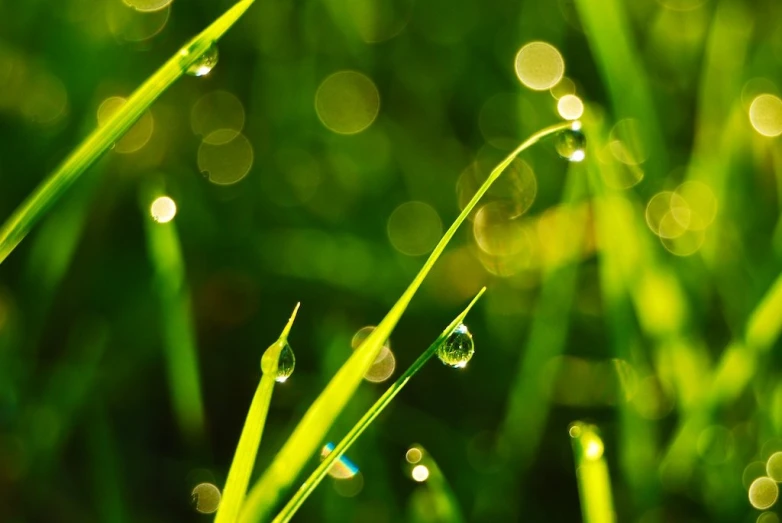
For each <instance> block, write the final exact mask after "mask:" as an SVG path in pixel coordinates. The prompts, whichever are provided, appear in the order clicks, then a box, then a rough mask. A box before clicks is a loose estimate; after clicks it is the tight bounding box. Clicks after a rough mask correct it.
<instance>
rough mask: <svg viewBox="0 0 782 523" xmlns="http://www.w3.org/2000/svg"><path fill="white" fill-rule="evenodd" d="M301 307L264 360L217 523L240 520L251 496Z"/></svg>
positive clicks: (297, 306)
mask: <svg viewBox="0 0 782 523" xmlns="http://www.w3.org/2000/svg"><path fill="white" fill-rule="evenodd" d="M299 305H300V304H298V303H297V304H296V308H294V309H293V314H291V317H290V319H289V320H288V323H287V324H286V325H285V328H284V329H283V331H282V334H280V337H279V338H278V339H277V341H275V342H274V343H273V344H272V345H271V346H270V347H269V348H268V349H266V351H265V352H264V353H263V357H262V358H261V370H262V375H261V381H260V382H259V383H258V388H257V389H256V391H255V396H253V401H252V404H250V410H249V412H247V419H246V420H245V421H244V428H242V434H241V436H239V444H238V445H237V446H236V453H235V454H234V459H233V461H232V462H231V468H230V469H229V471H228V479H227V481H226V483H225V488H224V489H223V497H222V500H221V501H220V508H219V509H218V510H217V515H216V516H215V523H234V522H235V521H236V519H237V518H238V517H239V512H240V511H241V509H242V502H243V501H244V496H245V494H246V493H247V485H248V484H249V483H250V475H251V474H252V471H253V466H254V465H255V456H256V454H257V453H258V447H259V446H260V445H261V437H262V436H263V428H264V425H265V424H266V415H267V414H268V412H269V403H270V402H271V399H272V392H273V391H274V383H275V381H276V380H275V378H276V376H277V364H278V362H279V359H280V352H281V351H282V349H283V347H285V344H286V343H288V333H290V330H291V327H292V326H293V321H294V320H295V319H296V313H297V312H298V311H299Z"/></svg>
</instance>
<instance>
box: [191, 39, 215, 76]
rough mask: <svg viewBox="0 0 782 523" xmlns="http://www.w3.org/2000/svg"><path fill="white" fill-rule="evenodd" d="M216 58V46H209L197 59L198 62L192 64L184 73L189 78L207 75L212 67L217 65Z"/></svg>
mask: <svg viewBox="0 0 782 523" xmlns="http://www.w3.org/2000/svg"><path fill="white" fill-rule="evenodd" d="M218 58H219V53H218V51H217V46H216V45H215V44H212V45H210V46H209V49H207V50H206V52H205V53H204V54H202V55H201V56H200V57H199V58H198V60H196V61H195V62H193V64H192V65H191V66H190V67H188V68H187V71H186V72H187V74H189V75H191V76H204V75H207V74H209V72H210V71H211V70H212V69H214V66H216V65H217V59H218Z"/></svg>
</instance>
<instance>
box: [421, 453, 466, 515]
mask: <svg viewBox="0 0 782 523" xmlns="http://www.w3.org/2000/svg"><path fill="white" fill-rule="evenodd" d="M411 448H417V449H418V450H419V451H420V452H421V456H422V457H421V460H420V461H418V462H417V463H416V467H418V466H423V467H425V469H426V473H427V474H428V475H427V476H426V479H424V481H423V484H422V485H421V486H420V487H419V488H417V489H416V490H415V491H414V492H413V494H412V496H410V507H409V514H408V519H407V521H410V522H411V523H414V522H418V521H420V522H424V521H427V522H431V521H448V522H449V523H462V522H463V521H464V520H465V519H464V515H463V514H462V509H461V507H460V506H459V500H458V498H457V497H456V494H454V492H453V489H452V488H451V485H450V484H449V482H448V479H447V478H446V477H445V474H443V471H442V470H441V469H440V466H439V465H438V464H437V462H436V461H435V459H434V458H433V457H432V455H431V454H430V453H429V452H428V451H427V450H426V449H424V448H423V447H422V446H421V445H413V447H411ZM411 472H412V471H411ZM413 479H414V480H416V481H419V480H418V479H415V478H413ZM419 479H420V478H419Z"/></svg>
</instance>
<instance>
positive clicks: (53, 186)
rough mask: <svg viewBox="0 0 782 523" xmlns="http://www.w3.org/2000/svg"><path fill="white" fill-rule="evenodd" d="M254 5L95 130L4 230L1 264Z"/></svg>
mask: <svg viewBox="0 0 782 523" xmlns="http://www.w3.org/2000/svg"><path fill="white" fill-rule="evenodd" d="M254 1H255V0H241V1H240V2H238V3H237V4H235V5H234V6H233V7H231V8H230V9H228V11H226V12H225V13H224V14H223V15H222V16H221V17H220V18H218V19H217V20H215V21H214V22H213V23H212V24H211V25H210V26H209V27H207V28H206V29H205V30H204V31H203V32H201V34H199V35H198V36H196V37H195V38H194V39H193V40H191V41H190V42H189V43H188V44H187V45H185V46H184V47H182V49H180V50H179V51H178V52H177V53H176V54H175V55H174V56H173V57H171V58H170V59H169V60H168V62H166V63H165V64H164V65H163V67H161V68H160V69H158V70H157V71H156V72H155V73H154V74H153V75H152V76H150V77H149V78H148V79H147V80H146V81H145V82H144V83H143V84H142V85H141V87H139V88H138V89H136V91H135V92H134V93H133V94H132V95H131V96H130V97H129V98H128V99H127V101H126V103H125V105H123V106H122V108H121V109H119V110H118V111H117V112H116V113H114V115H113V116H112V117H111V119H110V120H109V121H107V122H106V123H105V124H104V125H103V126H101V127H98V128H97V129H95V130H94V131H93V132H92V134H90V135H89V136H88V137H87V138H86V139H85V140H84V141H83V142H82V143H81V144H80V145H79V146H78V147H77V148H76V149H75V150H74V151H73V152H72V153H71V154H70V156H68V157H67V158H66V159H65V161H64V162H63V163H62V164H61V165H60V166H59V167H58V168H57V170H56V171H54V173H52V174H51V175H50V176H49V177H48V178H47V179H46V180H44V181H43V182H41V184H40V185H39V186H38V187H37V188H36V189H35V191H34V192H33V194H31V195H30V196H29V197H28V198H27V199H26V200H25V201H24V202H22V204H21V205H20V206H19V207H18V208H17V209H16V210H15V211H14V213H13V214H12V215H11V216H10V217H9V218H8V219H7V220H6V222H5V223H4V224H3V226H2V227H0V263H2V262H3V261H4V260H5V259H6V258H7V257H8V255H9V254H10V253H11V252H12V251H13V250H14V249H15V248H16V246H17V245H19V243H20V242H21V241H22V240H23V239H24V237H25V236H26V235H27V233H28V232H29V231H30V229H31V228H32V227H33V226H34V225H35V223H36V222H37V221H38V220H39V219H40V218H41V217H42V216H43V215H44V214H45V213H46V212H47V211H48V210H49V209H50V208H51V206H52V205H54V203H55V202H56V201H57V199H58V198H59V197H60V196H62V195H63V194H64V193H65V191H67V190H68V188H69V187H70V186H71V185H73V183H74V182H75V181H76V180H77V179H78V178H79V177H80V176H81V174H82V173H83V172H84V171H85V170H86V169H87V168H88V167H89V166H90V165H92V163H93V162H95V160H97V159H98V158H99V157H100V156H101V155H102V154H103V153H104V152H105V151H106V150H107V149H109V148H110V147H111V145H112V144H113V143H115V142H116V141H117V140H119V139H120V138H121V137H122V135H123V134H125V132H126V131H127V130H128V129H129V128H130V127H131V126H132V125H133V124H134V123H135V122H136V120H137V119H138V118H139V117H140V116H141V115H142V114H143V113H144V111H146V110H147V108H149V106H150V105H152V103H153V102H154V101H155V100H156V99H157V98H158V97H159V96H160V95H161V94H162V93H163V91H165V90H166V89H167V88H168V87H169V86H170V85H171V84H172V83H174V81H175V80H177V79H178V78H179V77H180V76H182V75H183V74H184V73H185V71H186V70H187V69H188V68H189V67H190V66H191V65H193V64H194V63H196V62H197V61H198V60H199V59H200V58H201V56H203V55H204V53H206V52H207V51H208V50H209V49H210V47H211V46H212V45H213V44H214V43H215V42H216V41H217V40H218V39H219V38H220V37H221V36H223V34H224V33H225V32H226V31H227V30H228V29H229V28H230V27H231V26H232V25H233V24H234V23H235V22H236V21H237V20H238V19H239V18H240V17H241V16H242V14H243V13H244V12H245V11H246V10H247V8H249V7H250V5H252V3H253V2H254Z"/></svg>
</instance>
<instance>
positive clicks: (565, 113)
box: [557, 94, 584, 120]
mask: <svg viewBox="0 0 782 523" xmlns="http://www.w3.org/2000/svg"><path fill="white" fill-rule="evenodd" d="M557 112H558V113H559V115H560V116H561V117H562V118H564V119H565V120H578V119H579V118H581V116H582V115H583V114H584V102H582V101H581V98H579V97H578V96H576V95H574V94H566V95H565V96H563V97H562V98H560V99H559V102H557Z"/></svg>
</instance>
